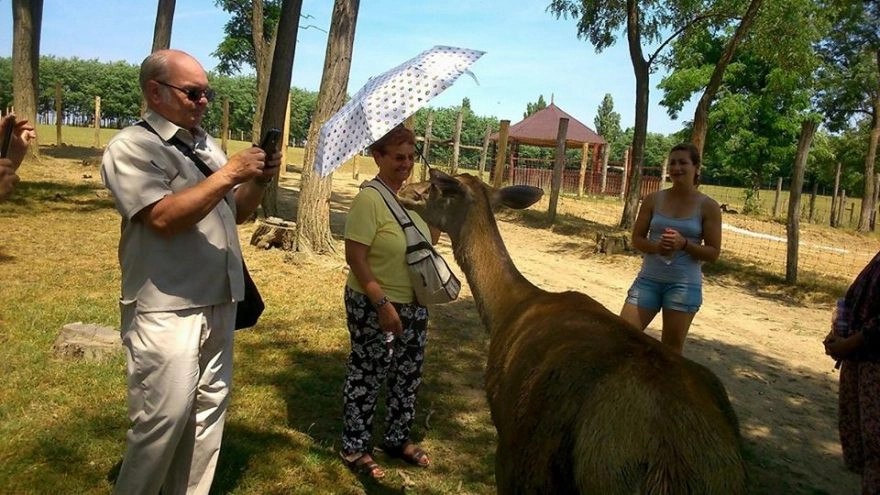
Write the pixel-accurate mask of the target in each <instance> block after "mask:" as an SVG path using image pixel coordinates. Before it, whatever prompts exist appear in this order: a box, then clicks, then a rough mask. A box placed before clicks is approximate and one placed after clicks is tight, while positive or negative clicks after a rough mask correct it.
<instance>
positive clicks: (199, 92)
mask: <svg viewBox="0 0 880 495" xmlns="http://www.w3.org/2000/svg"><path fill="white" fill-rule="evenodd" d="M156 82H157V83H159V84H161V85H162V86H168V87H169V88H172V89H176V90H178V91H180V92H181V93H183V94H185V95H186V99H187V100H189V101H191V102H193V103H198V102H199V101H201V100H202V97H203V96H204V97H205V99H206V100H208V102H212V101H214V96H216V94H215V93H214V90H213V89H211V88H205V89H184V88H181V87H179V86H175V85H173V84H168V83H167V82H163V81H156Z"/></svg>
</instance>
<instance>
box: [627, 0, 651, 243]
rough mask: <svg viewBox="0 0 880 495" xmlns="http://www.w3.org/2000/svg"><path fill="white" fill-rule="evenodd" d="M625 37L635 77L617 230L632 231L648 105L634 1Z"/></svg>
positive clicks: (645, 64) (645, 65)
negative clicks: (630, 136) (626, 171)
mask: <svg viewBox="0 0 880 495" xmlns="http://www.w3.org/2000/svg"><path fill="white" fill-rule="evenodd" d="M626 11H627V16H626V37H627V41H628V43H629V56H630V60H631V61H632V65H633V72H634V73H635V76H636V119H635V128H634V129H633V141H632V155H631V156H632V160H631V163H632V170H631V171H630V178H629V179H628V180H627V191H626V198H625V200H624V203H623V216H622V217H621V219H620V228H622V229H631V228H632V226H633V224H634V223H635V221H636V214H637V213H638V211H639V199H640V198H639V196H640V192H641V189H642V166H643V164H644V161H645V139H646V137H647V134H648V101H649V94H648V92H649V91H650V88H649V84H650V81H649V79H650V75H649V73H648V69H649V65H648V62H647V61H646V60H645V57H644V55H643V54H642V45H641V33H640V28H639V15H640V13H639V7H638V1H637V0H627V1H626Z"/></svg>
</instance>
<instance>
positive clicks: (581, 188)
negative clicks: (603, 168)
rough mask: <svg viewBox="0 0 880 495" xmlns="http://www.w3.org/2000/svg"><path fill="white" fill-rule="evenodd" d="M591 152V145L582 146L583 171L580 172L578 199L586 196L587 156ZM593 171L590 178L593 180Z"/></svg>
mask: <svg viewBox="0 0 880 495" xmlns="http://www.w3.org/2000/svg"><path fill="white" fill-rule="evenodd" d="M589 151H590V145H589V144H587V143H584V144H583V145H581V170H580V172H578V192H577V197H579V198H581V197H583V195H584V176H585V175H586V172H587V154H588V153H589ZM592 175H593V174H592V171H591V173H590V177H591V178H592Z"/></svg>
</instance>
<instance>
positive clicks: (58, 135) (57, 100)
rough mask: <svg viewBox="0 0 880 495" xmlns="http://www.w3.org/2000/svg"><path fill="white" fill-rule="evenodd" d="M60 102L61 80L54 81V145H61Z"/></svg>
mask: <svg viewBox="0 0 880 495" xmlns="http://www.w3.org/2000/svg"><path fill="white" fill-rule="evenodd" d="M63 112H64V107H63V106H62V104H61V81H55V146H59V147H60V146H61V121H62V120H63V119H64V113H63Z"/></svg>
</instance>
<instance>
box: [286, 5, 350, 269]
mask: <svg viewBox="0 0 880 495" xmlns="http://www.w3.org/2000/svg"><path fill="white" fill-rule="evenodd" d="M359 9H360V0H335V2H334V3H333V18H332V19H331V21H330V34H329V35H328V37H327V50H326V54H325V55H324V72H323V74H322V75H321V87H320V89H319V90H318V102H317V105H316V108H315V114H314V117H313V118H312V123H311V125H310V126H309V138H308V143H307V145H306V150H305V156H304V157H303V170H302V182H301V186H300V198H299V206H298V208H297V213H296V249H297V251H300V252H312V253H325V252H334V251H335V248H334V245H333V239H332V237H331V235H330V192H331V190H332V186H333V174H330V175H328V176H327V177H324V178H321V177H320V176H319V175H318V174H317V173H315V152H316V150H317V147H318V134H319V132H320V130H321V126H322V125H324V122H326V121H327V119H329V118H330V117H331V116H332V115H333V114H334V113H336V112H337V111H338V110H339V109H340V108H342V106H343V105H344V104H345V101H346V99H347V95H346V89H347V88H348V78H349V73H350V72H351V55H352V51H353V48H354V33H355V28H356V27H357V17H358V10H359Z"/></svg>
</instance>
